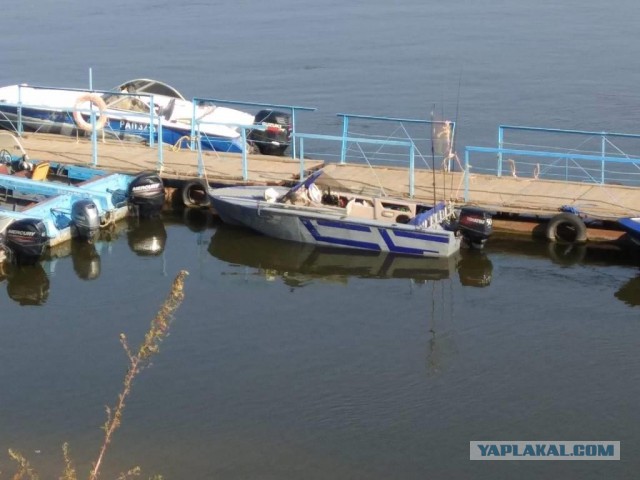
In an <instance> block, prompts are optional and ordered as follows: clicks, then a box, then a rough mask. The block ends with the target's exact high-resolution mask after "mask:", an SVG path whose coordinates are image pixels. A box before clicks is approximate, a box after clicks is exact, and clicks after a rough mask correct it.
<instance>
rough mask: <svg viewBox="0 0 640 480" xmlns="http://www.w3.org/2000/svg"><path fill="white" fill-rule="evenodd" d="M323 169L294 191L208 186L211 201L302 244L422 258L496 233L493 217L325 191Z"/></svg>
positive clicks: (247, 223) (227, 218) (228, 218)
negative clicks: (318, 181) (321, 184)
mask: <svg viewBox="0 0 640 480" xmlns="http://www.w3.org/2000/svg"><path fill="white" fill-rule="evenodd" d="M321 174H322V170H318V171H317V172H315V173H313V174H312V175H310V176H309V177H308V178H307V179H306V180H304V181H301V182H299V183H298V184H296V185H295V186H294V187H292V188H291V189H286V188H283V187H276V188H274V187H253V186H239V187H226V188H217V189H211V188H210V189H209V197H210V199H211V203H212V206H213V208H214V209H215V211H216V212H217V214H218V215H219V216H220V218H221V219H222V220H223V221H224V222H225V223H229V224H234V225H241V226H244V227H248V228H251V229H252V230H255V231H257V232H259V233H262V234H264V235H267V236H270V237H274V238H279V239H281V240H290V241H295V242H301V243H309V244H313V245H320V246H332V247H340V248H354V249H360V250H371V251H377V252H390V253H394V254H401V255H417V256H423V257H449V256H451V255H453V254H454V253H456V252H457V251H458V250H459V249H460V244H461V241H462V240H463V238H464V239H465V240H466V241H467V243H468V244H470V245H472V246H476V247H480V246H482V245H483V244H484V242H485V241H486V239H487V238H488V237H489V235H490V234H491V217H490V215H489V214H488V213H486V212H484V211H480V210H471V209H469V210H462V211H461V212H459V214H456V212H455V211H454V209H453V207H452V205H450V204H447V203H444V202H442V203H440V204H438V205H436V206H433V207H432V208H428V207H426V206H424V205H420V204H418V203H417V202H414V201H411V200H405V199H393V198H389V197H366V196H362V195H355V194H351V193H345V192H330V191H326V192H324V193H322V192H321V191H320V189H319V188H318V187H317V186H316V185H315V183H314V182H315V180H316V179H317V178H318V177H319V176H320V175H321Z"/></svg>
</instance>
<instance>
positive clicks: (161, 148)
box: [158, 119, 164, 172]
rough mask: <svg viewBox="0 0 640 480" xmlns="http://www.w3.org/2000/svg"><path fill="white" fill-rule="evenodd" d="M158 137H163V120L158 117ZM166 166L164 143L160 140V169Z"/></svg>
mask: <svg viewBox="0 0 640 480" xmlns="http://www.w3.org/2000/svg"><path fill="white" fill-rule="evenodd" d="M158 120H159V121H158V138H162V120H160V119H158ZM162 167H164V144H163V143H162V142H158V171H159V172H161V171H162Z"/></svg>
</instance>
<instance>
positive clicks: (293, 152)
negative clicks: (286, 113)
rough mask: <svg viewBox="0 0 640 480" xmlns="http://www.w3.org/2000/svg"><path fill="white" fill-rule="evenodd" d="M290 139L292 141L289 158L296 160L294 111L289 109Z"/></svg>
mask: <svg viewBox="0 0 640 480" xmlns="http://www.w3.org/2000/svg"><path fill="white" fill-rule="evenodd" d="M291 137H292V138H293V139H294V140H293V142H292V145H291V158H296V142H295V138H296V109H295V107H294V108H292V109H291Z"/></svg>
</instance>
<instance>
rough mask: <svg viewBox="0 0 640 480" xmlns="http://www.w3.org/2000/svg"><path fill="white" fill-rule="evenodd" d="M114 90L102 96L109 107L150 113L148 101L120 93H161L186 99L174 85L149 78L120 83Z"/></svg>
mask: <svg viewBox="0 0 640 480" xmlns="http://www.w3.org/2000/svg"><path fill="white" fill-rule="evenodd" d="M112 90H113V92H114V93H105V94H104V95H103V96H102V99H103V100H104V101H105V103H106V104H107V106H108V107H109V108H114V109H117V110H127V111H134V112H142V113H149V111H150V109H149V105H147V103H146V102H144V101H141V100H140V99H139V98H135V97H131V96H129V95H120V94H121V93H128V94H131V95H136V94H144V95H161V96H164V97H169V98H177V99H179V100H184V97H183V96H182V94H181V93H180V92H178V91H177V90H176V89H175V88H173V87H172V86H170V85H167V84H166V83H163V82H159V81H157V80H151V79H148V78H137V79H135V80H129V81H128V82H125V83H123V84H121V85H118V86H117V87H115V88H113V89H112Z"/></svg>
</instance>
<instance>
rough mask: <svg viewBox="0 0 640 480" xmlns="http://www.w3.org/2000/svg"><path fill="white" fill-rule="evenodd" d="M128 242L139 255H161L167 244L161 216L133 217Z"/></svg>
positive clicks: (130, 222)
mask: <svg viewBox="0 0 640 480" xmlns="http://www.w3.org/2000/svg"><path fill="white" fill-rule="evenodd" d="M127 243H128V244H129V248H130V249H131V251H132V252H134V253H135V254H137V255H140V256H143V257H148V256H157V255H160V254H161V253H162V252H164V247H165V245H166V244H167V230H166V229H165V228H164V222H163V221H162V219H161V218H131V219H130V220H129V228H128V229H127Z"/></svg>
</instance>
